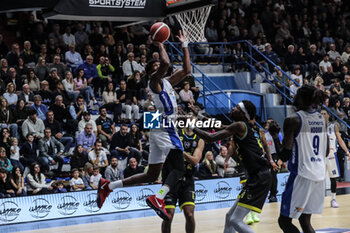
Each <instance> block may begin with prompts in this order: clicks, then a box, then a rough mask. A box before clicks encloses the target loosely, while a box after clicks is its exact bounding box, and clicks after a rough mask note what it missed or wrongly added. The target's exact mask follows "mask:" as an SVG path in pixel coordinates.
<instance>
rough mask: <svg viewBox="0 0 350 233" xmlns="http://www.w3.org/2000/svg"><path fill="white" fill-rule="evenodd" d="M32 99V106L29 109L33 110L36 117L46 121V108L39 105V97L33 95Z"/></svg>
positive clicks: (43, 105)
mask: <svg viewBox="0 0 350 233" xmlns="http://www.w3.org/2000/svg"><path fill="white" fill-rule="evenodd" d="M33 99H34V104H32V106H30V107H31V108H33V109H35V111H36V112H37V116H38V117H39V118H40V119H41V120H43V121H44V120H45V119H46V114H47V111H48V109H47V106H46V105H45V104H42V103H41V101H42V99H41V96H40V95H35V96H34V98H33Z"/></svg>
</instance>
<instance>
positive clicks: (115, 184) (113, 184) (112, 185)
mask: <svg viewBox="0 0 350 233" xmlns="http://www.w3.org/2000/svg"><path fill="white" fill-rule="evenodd" d="M108 187H109V188H110V189H111V190H113V189H116V188H122V187H123V181H121V180H117V181H114V182H111V183H109V185H108Z"/></svg>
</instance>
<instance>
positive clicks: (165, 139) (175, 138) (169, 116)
mask: <svg viewBox="0 0 350 233" xmlns="http://www.w3.org/2000/svg"><path fill="white" fill-rule="evenodd" d="M149 90H150V93H151V94H152V99H153V101H154V105H155V107H156V109H157V110H159V112H160V113H161V114H162V119H163V122H162V123H165V125H166V126H165V127H164V125H163V126H162V128H161V129H151V131H150V141H152V142H154V143H157V145H158V147H159V149H163V148H164V151H166V150H168V149H180V150H183V147H182V143H181V140H180V138H179V135H178V134H177V130H176V128H175V126H174V124H173V123H172V122H173V121H175V120H176V119H177V113H178V110H177V102H176V95H175V90H174V88H173V87H172V85H171V84H170V82H169V81H168V80H167V79H165V78H163V79H162V91H161V92H160V93H159V94H158V93H154V92H153V91H152V89H151V88H149Z"/></svg>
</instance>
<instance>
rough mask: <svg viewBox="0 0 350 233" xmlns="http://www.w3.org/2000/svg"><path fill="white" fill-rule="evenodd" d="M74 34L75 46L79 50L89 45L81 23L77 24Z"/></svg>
mask: <svg viewBox="0 0 350 233" xmlns="http://www.w3.org/2000/svg"><path fill="white" fill-rule="evenodd" d="M76 30H77V31H76V32H75V34H74V37H75V42H76V46H77V48H78V49H79V50H81V49H82V48H84V46H85V45H87V44H88V43H89V37H88V35H87V33H86V32H85V31H84V26H83V24H82V23H77V25H76Z"/></svg>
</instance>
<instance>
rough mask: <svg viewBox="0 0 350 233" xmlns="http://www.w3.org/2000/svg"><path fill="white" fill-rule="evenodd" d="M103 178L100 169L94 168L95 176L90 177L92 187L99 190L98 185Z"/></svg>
mask: <svg viewBox="0 0 350 233" xmlns="http://www.w3.org/2000/svg"><path fill="white" fill-rule="evenodd" d="M101 178H102V175H101V174H100V168H99V167H94V170H93V174H92V175H91V177H90V186H91V187H92V189H97V188H98V183H99V181H100V179H101Z"/></svg>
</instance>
